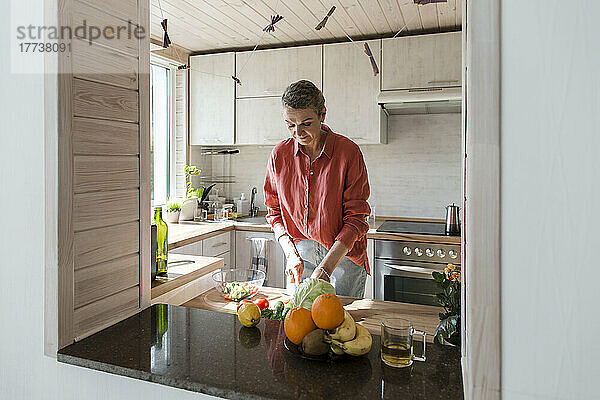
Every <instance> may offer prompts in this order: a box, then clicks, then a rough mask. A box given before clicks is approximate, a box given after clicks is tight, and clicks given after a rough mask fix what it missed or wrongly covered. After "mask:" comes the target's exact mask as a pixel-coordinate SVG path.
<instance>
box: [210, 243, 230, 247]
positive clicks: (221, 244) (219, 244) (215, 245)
mask: <svg viewBox="0 0 600 400" xmlns="http://www.w3.org/2000/svg"><path fill="white" fill-rule="evenodd" d="M224 244H227V242H221V243H215V244H213V245H212V247H218V246H223V245H224Z"/></svg>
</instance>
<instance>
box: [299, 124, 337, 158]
mask: <svg viewBox="0 0 600 400" xmlns="http://www.w3.org/2000/svg"><path fill="white" fill-rule="evenodd" d="M321 129H323V130H324V131H325V132H327V137H326V138H325V145H324V146H323V150H321V154H325V155H326V156H327V157H328V158H329V159H331V157H333V142H334V137H333V135H335V134H334V133H333V131H332V130H331V129H330V128H329V127H328V126H327V125H325V124H321ZM300 151H301V148H300V145H299V144H298V141H297V140H294V154H295V155H298V153H299V152H300ZM302 152H303V153H304V151H302ZM321 154H319V157H321ZM319 157H317V158H319Z"/></svg>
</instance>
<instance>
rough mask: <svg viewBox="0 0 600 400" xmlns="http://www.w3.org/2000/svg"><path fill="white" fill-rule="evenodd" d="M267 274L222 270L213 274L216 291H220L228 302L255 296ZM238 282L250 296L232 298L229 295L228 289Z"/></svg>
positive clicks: (244, 270) (258, 271)
mask: <svg viewBox="0 0 600 400" xmlns="http://www.w3.org/2000/svg"><path fill="white" fill-rule="evenodd" d="M265 278H266V275H265V272H264V271H261V270H258V269H222V270H219V271H215V272H213V273H212V280H213V284H214V285H215V289H217V290H218V291H219V293H221V294H222V295H223V297H225V298H226V299H227V300H234V301H240V300H242V299H247V298H250V297H252V296H254V295H255V294H256V293H257V292H258V291H259V290H260V288H261V287H262V286H263V283H264V282H265ZM234 282H237V283H239V284H241V285H242V286H244V287H245V288H246V290H247V291H248V294H247V295H245V296H243V297H239V298H231V297H230V293H228V288H229V287H231V284H233V283H234Z"/></svg>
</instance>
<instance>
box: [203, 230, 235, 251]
mask: <svg viewBox="0 0 600 400" xmlns="http://www.w3.org/2000/svg"><path fill="white" fill-rule="evenodd" d="M231 235H232V232H225V233H221V234H219V235H216V236H211V237H209V238H206V239H204V240H203V241H202V255H203V256H206V257H216V256H218V255H219V254H223V253H225V252H228V251H229V249H230V247H231Z"/></svg>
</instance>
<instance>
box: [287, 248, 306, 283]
mask: <svg viewBox="0 0 600 400" xmlns="http://www.w3.org/2000/svg"><path fill="white" fill-rule="evenodd" d="M285 273H286V274H288V275H291V278H290V282H291V283H300V281H301V280H302V274H303V273H304V260H302V258H300V256H299V255H297V254H291V255H290V256H289V257H287V259H286V266H285Z"/></svg>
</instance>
